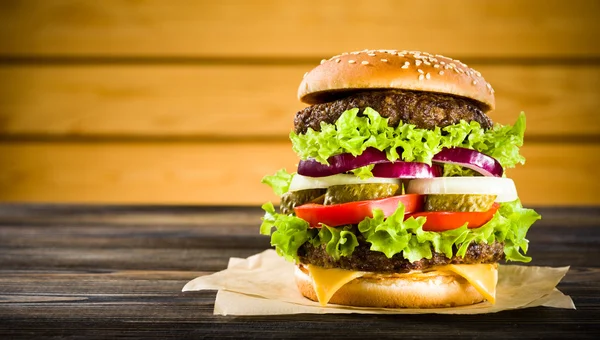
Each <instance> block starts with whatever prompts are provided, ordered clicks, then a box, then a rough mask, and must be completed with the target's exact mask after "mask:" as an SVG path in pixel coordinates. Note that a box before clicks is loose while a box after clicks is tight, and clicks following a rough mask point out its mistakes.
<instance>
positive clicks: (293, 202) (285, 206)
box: [279, 189, 327, 215]
mask: <svg viewBox="0 0 600 340" xmlns="http://www.w3.org/2000/svg"><path fill="white" fill-rule="evenodd" d="M326 191H327V189H306V190H299V191H291V192H286V193H285V194H283V196H281V203H280V204H279V210H280V211H281V213H282V214H286V215H289V214H292V213H294V208H295V207H297V206H299V205H302V204H306V203H323V197H324V195H325V192H326Z"/></svg>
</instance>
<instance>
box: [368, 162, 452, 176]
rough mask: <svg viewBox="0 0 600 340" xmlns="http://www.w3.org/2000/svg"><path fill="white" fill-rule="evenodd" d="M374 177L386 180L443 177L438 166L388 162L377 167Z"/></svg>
mask: <svg viewBox="0 0 600 340" xmlns="http://www.w3.org/2000/svg"><path fill="white" fill-rule="evenodd" d="M372 172H373V176H375V177H385V178H433V177H439V176H441V170H440V168H439V167H438V166H437V165H433V166H429V165H427V164H425V163H418V162H393V163H392V162H388V163H381V164H377V165H375V167H374V168H373V170H372Z"/></svg>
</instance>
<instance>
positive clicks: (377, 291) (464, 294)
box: [295, 266, 484, 308]
mask: <svg viewBox="0 0 600 340" xmlns="http://www.w3.org/2000/svg"><path fill="white" fill-rule="evenodd" d="M295 279H296V285H297V286H298V290H299V291H300V292H301V293H302V295H304V296H305V297H307V298H309V299H311V300H313V301H318V300H317V294H316V293H315V289H314V288H313V280H312V278H311V276H310V275H309V274H308V272H307V271H306V269H304V268H302V267H299V266H297V267H296V271H295ZM482 301H484V297H483V296H482V295H481V294H480V293H479V292H478V291H477V290H476V289H475V288H474V287H473V286H472V285H471V284H470V283H469V282H468V281H467V280H465V279H464V278H462V277H460V276H458V275H455V274H452V273H449V272H440V271H430V272H427V273H420V274H414V275H410V274H409V275H399V276H394V275H378V274H375V273H373V274H371V275H368V276H364V277H361V278H358V279H354V280H352V281H350V282H349V283H347V284H345V285H344V286H342V288H340V289H339V290H338V291H337V292H336V293H335V294H334V295H333V297H332V298H331V300H330V301H329V303H332V304H338V305H347V306H356V307H380V308H435V307H454V306H464V305H471V304H474V303H479V302H482Z"/></svg>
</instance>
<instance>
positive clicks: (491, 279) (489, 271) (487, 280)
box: [440, 264, 498, 304]
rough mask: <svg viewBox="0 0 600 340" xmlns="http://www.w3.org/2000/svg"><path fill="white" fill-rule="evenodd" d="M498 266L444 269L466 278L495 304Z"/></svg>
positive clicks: (465, 265)
mask: <svg viewBox="0 0 600 340" xmlns="http://www.w3.org/2000/svg"><path fill="white" fill-rule="evenodd" d="M496 266H497V265H496V264H449V265H447V266H444V267H443V268H444V269H447V270H449V271H452V272H453V273H456V274H457V275H460V276H462V277H464V278H465V279H466V280H467V281H469V283H470V284H471V285H472V286H473V287H475V289H477V291H478V292H479V293H481V295H483V297H485V298H486V300H488V301H489V302H491V303H492V304H494V303H496V284H497V283H498V270H497V268H496ZM440 269H442V268H440Z"/></svg>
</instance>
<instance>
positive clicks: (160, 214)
mask: <svg viewBox="0 0 600 340" xmlns="http://www.w3.org/2000/svg"><path fill="white" fill-rule="evenodd" d="M538 211H539V212H540V213H541V214H542V216H543V219H542V221H540V222H539V223H537V224H536V225H535V226H534V227H533V228H532V229H531V231H530V233H529V240H530V244H531V246H530V252H529V255H531V256H532V257H533V262H532V264H533V265H543V266H567V265H570V266H571V270H570V271H569V273H568V274H567V276H566V277H565V278H564V279H563V281H562V282H561V283H560V285H559V286H558V287H559V289H560V290H561V291H563V292H564V293H565V294H568V295H570V296H571V297H572V298H573V300H574V302H575V305H576V306H577V310H564V309H552V308H544V307H538V308H530V309H523V310H515V311H505V312H500V313H497V314H488V315H472V316H466V315H465V316H459V315H396V316H393V315H372V316H366V315H285V316H256V317H236V316H226V317H223V316H215V315H213V314H212V312H213V304H214V299H215V292H214V291H206V292H189V293H181V288H182V287H183V285H184V284H185V283H186V282H187V281H188V280H190V279H192V278H194V277H197V276H199V275H204V274H208V273H212V272H215V271H219V270H221V269H224V268H225V267H226V265H227V261H228V259H229V257H232V256H235V257H247V256H249V255H252V254H255V253H257V252H260V251H262V250H264V249H266V248H268V247H269V242H268V238H266V237H263V236H260V235H259V234H258V226H259V223H260V221H259V220H260V216H261V211H260V209H259V208H257V207H251V208H250V207H247V208H239V207H238V208H236V207H148V206H143V207H132V206H129V207H107V206H64V205H61V206H55V205H0V338H2V339H9V338H11V339H12V338H29V337H35V338H39V337H41V336H44V337H74V338H90V337H96V338H110V337H115V336H131V337H160V338H165V337H176V338H181V337H184V336H194V337H201V336H204V337H230V338H245V337H248V338H266V337H270V338H283V337H289V338H302V339H310V338H313V337H329V338H332V337H335V338H339V339H348V338H370V337H373V338H381V337H407V336H408V337H415V336H430V337H434V338H438V337H444V338H447V337H456V336H460V337H469V338H470V337H480V338H488V337H490V338H507V337H512V336H519V337H543V338H546V337H556V338H571V337H589V338H596V336H597V335H599V334H600V208H562V209H557V208H540V209H538Z"/></svg>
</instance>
